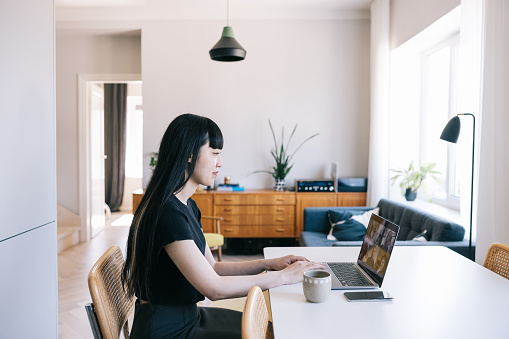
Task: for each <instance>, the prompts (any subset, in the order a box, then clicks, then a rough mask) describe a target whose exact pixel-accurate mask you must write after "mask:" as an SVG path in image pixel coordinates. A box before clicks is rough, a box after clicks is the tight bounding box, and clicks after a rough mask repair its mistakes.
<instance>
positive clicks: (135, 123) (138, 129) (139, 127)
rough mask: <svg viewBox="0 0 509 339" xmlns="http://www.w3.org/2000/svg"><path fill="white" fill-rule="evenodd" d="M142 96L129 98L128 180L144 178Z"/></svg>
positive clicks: (126, 162) (126, 157)
mask: <svg viewBox="0 0 509 339" xmlns="http://www.w3.org/2000/svg"><path fill="white" fill-rule="evenodd" d="M141 104H142V97H141V96H128V97H127V122H126V125H127V126H126V128H127V131H126V156H125V176H126V178H142V177H143V110H142V108H141Z"/></svg>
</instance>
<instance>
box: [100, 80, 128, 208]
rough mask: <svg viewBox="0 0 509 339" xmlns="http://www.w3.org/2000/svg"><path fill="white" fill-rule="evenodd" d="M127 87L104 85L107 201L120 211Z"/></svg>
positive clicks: (123, 168) (123, 172)
mask: <svg viewBox="0 0 509 339" xmlns="http://www.w3.org/2000/svg"><path fill="white" fill-rule="evenodd" d="M126 100H127V84H104V154H105V155H106V156H107V157H106V160H105V166H104V175H105V192H104V193H105V194H104V195H105V202H106V204H107V205H108V206H109V207H110V210H111V211H112V212H117V211H119V210H120V205H122V198H123V196H124V179H125V147H126Z"/></svg>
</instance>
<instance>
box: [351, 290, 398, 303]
mask: <svg viewBox="0 0 509 339" xmlns="http://www.w3.org/2000/svg"><path fill="white" fill-rule="evenodd" d="M343 294H344V295H345V298H346V300H348V301H389V300H394V298H393V297H392V295H390V294H389V292H385V291H371V292H345V293H343Z"/></svg>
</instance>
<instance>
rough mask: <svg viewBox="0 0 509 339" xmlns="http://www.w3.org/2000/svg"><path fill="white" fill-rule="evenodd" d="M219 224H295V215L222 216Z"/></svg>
mask: <svg viewBox="0 0 509 339" xmlns="http://www.w3.org/2000/svg"><path fill="white" fill-rule="evenodd" d="M221 225H252V226H256V225H295V215H263V214H260V215H246V214H242V215H231V216H224V217H223V220H222V221H221Z"/></svg>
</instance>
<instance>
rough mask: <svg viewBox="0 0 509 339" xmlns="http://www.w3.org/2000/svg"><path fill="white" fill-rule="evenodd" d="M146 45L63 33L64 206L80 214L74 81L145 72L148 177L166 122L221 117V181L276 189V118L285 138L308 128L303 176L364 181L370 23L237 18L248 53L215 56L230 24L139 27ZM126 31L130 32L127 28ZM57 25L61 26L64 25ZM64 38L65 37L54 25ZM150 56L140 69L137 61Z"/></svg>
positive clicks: (301, 157) (298, 172) (299, 158)
mask: <svg viewBox="0 0 509 339" xmlns="http://www.w3.org/2000/svg"><path fill="white" fill-rule="evenodd" d="M136 25H137V26H136V27H135V28H137V29H138V28H139V29H141V31H142V34H141V35H142V36H141V44H140V39H139V38H136V37H125V36H120V37H119V36H115V37H112V36H91V35H85V34H83V33H80V34H79V35H76V34H70V33H69V32H68V31H63V32H60V34H57V118H58V124H57V143H58V146H57V157H58V201H59V203H60V204H61V205H62V206H64V207H66V208H68V209H69V210H71V211H74V212H78V210H79V208H78V207H79V206H78V196H79V189H78V188H79V187H78V186H79V185H78V154H77V145H78V135H77V111H76V100H77V98H76V74H78V73H85V74H90V73H115V72H120V73H141V74H142V78H143V96H144V98H143V108H144V120H145V121H144V158H145V173H144V174H145V179H144V180H145V182H146V180H147V177H148V175H149V172H148V165H147V164H148V160H149V154H150V152H153V151H155V150H157V148H158V146H159V142H160V139H161V137H162V134H163V133H164V130H165V128H166V127H167V125H168V123H169V122H170V121H171V120H172V119H173V118H174V117H176V116H177V115H178V114H181V113H184V112H192V113H196V114H201V115H206V116H208V117H210V118H212V119H213V120H215V121H216V122H217V123H218V124H219V126H220V127H221V129H222V130H223V133H224V136H225V148H224V150H223V162H224V167H223V169H222V170H221V172H220V177H221V181H220V182H222V177H223V176H225V175H230V176H231V177H232V181H233V182H238V183H240V184H241V185H244V186H245V187H246V188H269V187H271V186H272V179H271V177H270V176H269V175H267V174H253V175H249V174H250V173H251V172H252V171H254V170H265V169H269V168H270V167H271V166H272V162H271V158H270V154H269V150H270V148H271V146H272V136H271V134H270V130H269V125H268V119H271V121H272V123H273V124H274V127H275V128H276V129H277V131H279V130H280V128H281V127H282V126H284V127H285V128H286V131H287V135H288V133H290V131H291V129H292V128H293V126H294V125H295V123H298V124H299V127H298V129H297V133H296V135H295V138H294V143H293V146H294V147H295V146H297V145H298V144H299V142H300V141H302V140H304V139H305V138H306V137H307V136H309V135H311V134H314V133H317V132H318V133H320V136H319V137H318V138H315V139H313V140H312V141H311V142H309V143H308V144H306V145H305V146H304V147H303V148H301V149H300V150H299V152H298V153H297V155H296V156H295V163H296V165H295V167H294V168H293V169H292V171H291V173H290V175H289V176H288V178H287V179H288V181H289V183H290V185H291V186H293V181H294V179H295V178H317V177H323V176H328V175H329V173H330V166H331V162H333V161H336V162H338V164H339V166H338V167H339V169H338V172H339V175H341V176H366V175H367V161H368V145H369V28H370V24H369V19H348V20H346V19H345V20H328V21H327V20H325V21H324V20H320V21H319V20H310V21H304V20H288V21H278V20H271V21H255V20H249V21H248V20H246V21H238V22H235V23H232V26H233V28H234V31H235V34H236V37H237V39H238V41H239V42H240V43H241V44H242V45H243V46H244V47H245V48H246V50H247V58H246V60H244V61H242V62H237V63H219V62H215V61H212V60H210V58H209V56H208V51H209V49H210V48H211V47H212V46H213V45H214V44H215V43H216V42H217V40H219V37H220V34H221V31H222V27H223V25H224V22H222V21H185V20H181V21H152V22H142V23H136ZM124 26H125V25H124ZM57 27H58V25H57ZM57 32H58V30H57ZM140 54H141V69H140V66H139V62H140V59H139V58H140Z"/></svg>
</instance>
